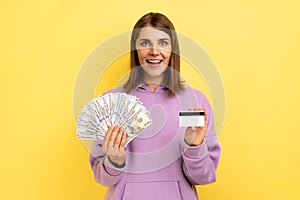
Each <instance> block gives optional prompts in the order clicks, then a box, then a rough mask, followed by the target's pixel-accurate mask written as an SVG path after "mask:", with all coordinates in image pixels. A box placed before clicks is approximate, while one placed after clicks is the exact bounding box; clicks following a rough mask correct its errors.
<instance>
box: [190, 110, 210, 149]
mask: <svg viewBox="0 0 300 200" xmlns="http://www.w3.org/2000/svg"><path fill="white" fill-rule="evenodd" d="M194 110H195V111H198V110H202V109H201V108H200V107H198V108H194ZM189 111H191V109H189ZM206 119H207V109H206V108H204V126H199V127H187V128H186V129H185V136H184V140H185V142H186V143H188V144H189V145H200V144H202V142H203V140H204V137H205V135H206V130H207V120H206Z"/></svg>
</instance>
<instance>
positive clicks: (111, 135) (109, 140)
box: [102, 126, 126, 165]
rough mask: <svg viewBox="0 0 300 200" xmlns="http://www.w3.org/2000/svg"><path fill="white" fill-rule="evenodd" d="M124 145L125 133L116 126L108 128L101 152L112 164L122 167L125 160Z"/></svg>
mask: <svg viewBox="0 0 300 200" xmlns="http://www.w3.org/2000/svg"><path fill="white" fill-rule="evenodd" d="M125 143H126V133H125V132H124V130H123V129H122V128H120V127H118V126H110V127H109V128H108V130H107V132H106V134H105V138H104V140H103V144H102V151H103V152H105V153H106V155H107V156H108V157H109V159H110V160H111V161H112V162H114V163H116V164H118V165H123V164H124V163H125V160H126V152H125V150H124V147H125Z"/></svg>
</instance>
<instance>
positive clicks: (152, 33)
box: [138, 27, 170, 40]
mask: <svg viewBox="0 0 300 200" xmlns="http://www.w3.org/2000/svg"><path fill="white" fill-rule="evenodd" d="M138 39H139V40H141V39H148V40H161V39H169V40H170V36H169V35H168V34H167V33H166V32H164V31H162V30H159V29H156V28H154V27H143V28H141V30H140V34H139V37H138Z"/></svg>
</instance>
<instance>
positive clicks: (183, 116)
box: [179, 110, 205, 127]
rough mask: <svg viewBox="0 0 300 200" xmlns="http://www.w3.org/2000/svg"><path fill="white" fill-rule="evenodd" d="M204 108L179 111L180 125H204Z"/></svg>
mask: <svg viewBox="0 0 300 200" xmlns="http://www.w3.org/2000/svg"><path fill="white" fill-rule="evenodd" d="M204 125H205V124H204V110H199V111H179V126H180V127H192V126H194V127H197V126H204Z"/></svg>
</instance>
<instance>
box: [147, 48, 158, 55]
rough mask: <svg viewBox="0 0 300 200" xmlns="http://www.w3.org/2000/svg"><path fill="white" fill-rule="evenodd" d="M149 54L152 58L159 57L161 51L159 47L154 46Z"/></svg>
mask: <svg viewBox="0 0 300 200" xmlns="http://www.w3.org/2000/svg"><path fill="white" fill-rule="evenodd" d="M149 53H150V55H152V56H158V55H159V49H158V48H157V47H155V46H153V47H151V49H150V52H149Z"/></svg>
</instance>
